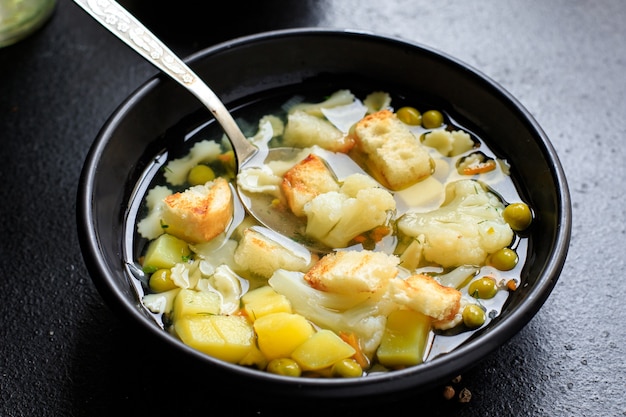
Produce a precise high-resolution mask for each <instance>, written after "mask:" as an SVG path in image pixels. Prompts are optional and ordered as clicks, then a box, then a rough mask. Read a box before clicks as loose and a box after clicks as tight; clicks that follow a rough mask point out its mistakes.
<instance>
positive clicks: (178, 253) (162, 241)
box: [143, 234, 191, 270]
mask: <svg viewBox="0 0 626 417" xmlns="http://www.w3.org/2000/svg"><path fill="white" fill-rule="evenodd" d="M190 254H191V250H190V249H189V244H187V242H185V241H184V240H182V239H179V238H177V237H174V236H172V235H168V234H163V235H161V236H159V237H158V238H156V239H155V240H153V241H152V242H150V245H149V246H148V250H147V251H146V256H145V257H144V260H143V268H144V270H157V269H161V268H171V267H173V266H174V265H176V264H177V263H179V262H184V260H185V257H187V256H189V255H190Z"/></svg>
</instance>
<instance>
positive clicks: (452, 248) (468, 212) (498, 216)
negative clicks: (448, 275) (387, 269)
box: [397, 180, 514, 267]
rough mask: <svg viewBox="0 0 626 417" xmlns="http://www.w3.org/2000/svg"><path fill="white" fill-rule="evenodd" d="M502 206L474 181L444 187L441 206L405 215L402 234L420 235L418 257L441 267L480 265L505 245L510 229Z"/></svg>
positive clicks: (462, 181)
mask: <svg viewBox="0 0 626 417" xmlns="http://www.w3.org/2000/svg"><path fill="white" fill-rule="evenodd" d="M503 209H504V204H503V203H502V201H500V199H499V198H498V197H497V196H496V195H495V194H493V193H491V192H489V191H487V190H486V188H485V187H484V186H483V185H482V184H481V183H480V182H478V181H475V180H461V181H456V182H453V183H451V184H449V185H448V186H447V187H446V200H445V201H444V203H443V205H442V206H441V207H440V208H439V209H437V210H434V211H431V212H428V213H418V212H407V213H406V214H405V215H403V216H402V217H401V218H400V219H398V222H397V226H398V230H400V231H401V232H402V233H404V234H406V235H408V236H413V237H418V236H421V238H420V240H421V245H422V253H421V255H422V256H423V257H424V259H425V260H426V261H428V262H435V263H437V264H439V265H441V266H443V267H453V266H459V265H482V264H484V262H485V259H486V258H487V255H488V254H490V253H493V252H495V251H497V250H499V249H502V248H504V247H506V246H508V245H509V244H510V243H511V241H512V239H513V236H514V234H513V230H512V229H511V227H510V226H509V225H508V224H507V223H506V222H505V221H504V219H503V218H502V210H503Z"/></svg>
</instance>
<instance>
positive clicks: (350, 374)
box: [332, 358, 363, 378]
mask: <svg viewBox="0 0 626 417" xmlns="http://www.w3.org/2000/svg"><path fill="white" fill-rule="evenodd" d="M332 375H333V376H335V377H341V378H357V377H360V376H361V375H363V369H362V368H361V366H360V365H359V363H358V362H357V361H355V360H354V359H351V358H348V359H342V360H340V361H338V362H335V364H334V365H333V367H332Z"/></svg>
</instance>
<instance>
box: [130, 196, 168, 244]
mask: <svg viewBox="0 0 626 417" xmlns="http://www.w3.org/2000/svg"><path fill="white" fill-rule="evenodd" d="M172 193H173V191H172V190H170V189H169V188H167V187H165V186H163V185H157V186H155V187H154V188H152V189H151V190H150V191H149V192H148V195H146V206H147V207H148V214H147V215H146V217H144V218H143V219H141V220H140V221H139V222H137V232H138V233H139V234H140V235H141V236H142V237H144V238H146V239H149V240H152V239H156V238H157V237H159V236H161V235H162V234H163V232H164V231H163V225H162V224H161V214H162V212H163V207H164V206H165V202H164V201H163V199H165V197H167V196H168V195H171V194H172Z"/></svg>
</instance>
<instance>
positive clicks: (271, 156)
mask: <svg viewBox="0 0 626 417" xmlns="http://www.w3.org/2000/svg"><path fill="white" fill-rule="evenodd" d="M74 2H75V3H76V4H78V5H79V6H80V7H82V8H83V9H84V10H85V11H86V12H87V13H88V14H89V15H91V17H93V18H94V19H95V20H96V21H98V22H99V23H100V24H101V25H102V26H104V27H105V28H106V29H108V30H109V31H110V32H111V33H113V34H114V35H115V36H117V37H118V38H119V39H121V40H122V41H124V42H125V43H126V44H127V45H128V46H130V47H131V48H132V49H133V50H135V52H137V53H139V54H140V55H141V56H143V57H144V58H145V59H146V60H148V61H149V62H150V63H152V64H153V65H154V66H156V67H157V68H158V69H160V70H161V71H163V72H164V73H165V74H167V75H169V76H170V77H171V78H172V79H174V80H175V81H176V82H178V83H179V84H180V85H182V86H183V87H184V88H186V89H187V90H189V91H190V92H191V93H192V94H193V95H195V96H196V97H197V98H198V99H199V100H200V101H201V102H202V103H203V104H204V105H205V106H206V107H207V108H208V109H209V111H211V113H212V114H213V116H214V117H215V119H216V120H217V122H218V123H219V124H220V125H221V126H222V129H223V130H224V133H226V136H227V137H228V139H229V140H230V142H231V144H232V147H233V150H234V152H235V156H236V159H237V172H241V170H242V169H243V168H249V167H255V166H262V165H263V164H264V162H265V161H266V160H280V159H283V160H284V159H291V158H292V157H294V156H295V154H296V153H297V152H299V151H300V150H298V149H292V148H273V149H269V150H264V151H263V152H260V151H259V148H257V147H256V146H254V145H253V144H252V143H251V142H250V141H248V139H246V137H245V135H244V134H243V133H242V131H241V129H240V128H239V126H238V125H237V123H236V122H235V120H234V119H233V117H232V115H231V114H230V113H229V111H228V109H226V107H225V106H224V103H222V101H221V100H220V99H219V98H218V97H217V95H216V94H215V93H214V92H213V91H212V90H211V88H209V86H208V85H206V84H205V83H204V82H203V81H202V79H200V77H199V76H198V75H196V74H195V73H194V72H193V71H192V70H191V68H189V67H188V66H187V64H185V63H184V62H183V61H182V60H181V59H180V58H178V57H177V56H176V55H175V54H174V53H173V52H172V51H171V50H170V49H169V48H168V47H167V46H166V45H165V44H164V43H163V42H162V41H161V40H159V39H158V38H157V37H156V36H155V35H154V34H153V33H152V32H150V31H149V30H148V29H147V28H146V27H145V26H144V25H143V24H142V23H141V22H139V20H137V18H135V17H134V16H133V15H132V14H131V13H130V12H129V11H128V10H126V9H125V8H124V7H122V6H121V5H120V4H119V3H117V2H115V1H114V0H74ZM331 154H332V153H330V152H329V153H328V155H327V158H329V159H330V158H334V159H335V161H334V162H332V161H328V160H327V162H329V163H330V165H331V166H339V167H346V166H350V167H352V168H351V169H352V170H353V172H363V170H362V169H361V168H360V167H359V166H358V165H357V164H356V163H354V162H353V161H352V160H351V159H350V158H349V157H348V156H347V155H344V154H337V155H331ZM237 193H238V195H239V197H240V199H241V201H242V203H243V205H244V206H245V207H244V208H245V209H246V211H247V212H248V213H249V214H251V215H252V216H254V217H255V218H256V219H257V220H258V221H259V222H260V223H261V224H263V225H264V226H266V227H267V228H269V229H272V230H274V231H276V232H278V233H279V234H281V235H284V236H286V237H289V238H291V239H293V240H298V241H300V242H301V243H302V244H304V245H305V246H307V247H308V248H309V249H311V250H314V251H317V252H328V251H329V250H331V249H330V248H328V247H325V246H324V245H322V244H321V243H319V242H313V241H309V240H305V241H303V240H302V238H303V236H304V229H303V228H304V227H305V226H306V224H305V222H304V220H303V219H300V218H298V217H296V216H295V215H292V216H289V214H290V213H288V215H287V216H278V215H277V214H276V213H273V212H272V211H271V210H268V209H267V207H268V205H267V200H266V199H265V198H264V197H263V196H261V195H258V196H257V195H252V194H244V192H243V191H242V190H240V189H239V187H237Z"/></svg>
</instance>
